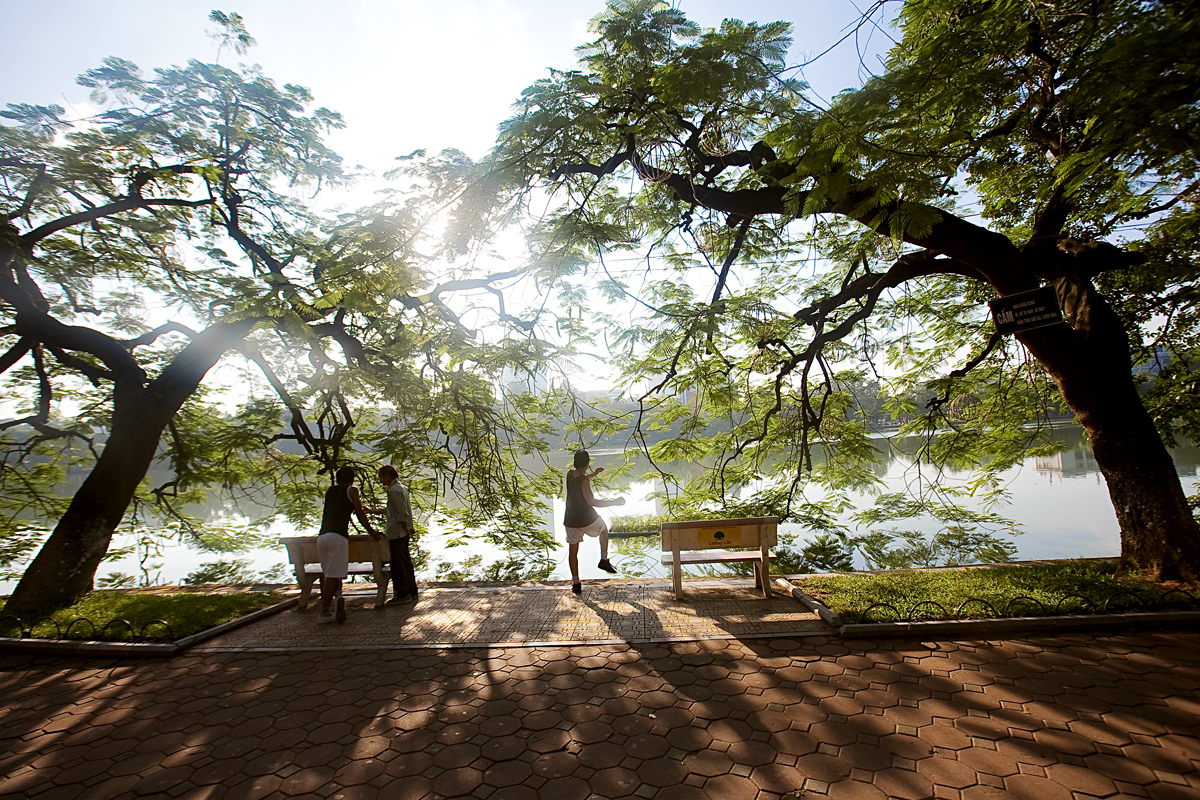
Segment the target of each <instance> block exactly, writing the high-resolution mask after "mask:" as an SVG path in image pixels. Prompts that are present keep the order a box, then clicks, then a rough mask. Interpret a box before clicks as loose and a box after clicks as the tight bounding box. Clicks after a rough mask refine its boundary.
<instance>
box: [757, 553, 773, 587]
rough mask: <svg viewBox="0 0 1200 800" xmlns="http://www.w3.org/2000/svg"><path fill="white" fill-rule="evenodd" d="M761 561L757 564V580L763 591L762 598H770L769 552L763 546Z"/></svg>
mask: <svg viewBox="0 0 1200 800" xmlns="http://www.w3.org/2000/svg"><path fill="white" fill-rule="evenodd" d="M761 555H762V559H761V560H760V561H759V562H758V563H759V566H760V567H761V570H760V573H759V578H760V579H761V585H762V590H763V597H770V596H771V551H770V550H768V549H767V546H766V545H765V544H764V545H763V546H762V548H761Z"/></svg>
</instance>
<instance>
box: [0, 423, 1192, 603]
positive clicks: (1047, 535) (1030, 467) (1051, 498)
mask: <svg viewBox="0 0 1200 800" xmlns="http://www.w3.org/2000/svg"><path fill="white" fill-rule="evenodd" d="M1053 435H1054V436H1055V437H1056V438H1057V439H1059V440H1060V441H1062V442H1063V443H1064V444H1065V445H1066V446H1067V447H1066V450H1065V451H1064V452H1062V453H1060V454H1058V455H1056V456H1053V457H1049V458H1030V459H1028V460H1026V461H1025V463H1024V464H1022V465H1021V466H1020V467H1019V468H1016V469H1013V470H1010V471H1009V472H1008V473H1006V474H1005V475H1004V478H1005V480H1006V482H1007V488H1008V491H1009V493H1010V495H1011V502H1009V503H1008V504H1007V505H1006V506H1002V507H1000V508H997V509H996V511H997V513H999V514H1001V515H1002V516H1006V517H1008V518H1010V519H1013V520H1015V521H1016V522H1018V523H1019V524H1020V525H1021V526H1022V528H1023V530H1024V531H1025V533H1024V534H1023V535H1021V536H1018V537H1016V538H1015V539H1014V544H1016V546H1017V548H1018V555H1017V558H1019V559H1023V560H1024V559H1042V558H1075V557H1096V556H1115V555H1119V554H1120V547H1121V545H1120V536H1119V532H1118V529H1117V522H1116V516H1115V514H1114V512H1113V508H1112V503H1111V501H1110V500H1109V497H1108V491H1107V488H1106V487H1105V484H1104V478H1103V477H1102V476H1101V474H1100V472H1099V470H1098V469H1097V467H1096V462H1095V460H1094V458H1093V457H1092V452H1091V448H1090V446H1089V445H1088V443H1087V440H1086V439H1085V437H1084V436H1083V431H1082V430H1081V429H1080V428H1078V427H1076V426H1066V427H1063V428H1059V429H1057V430H1056V431H1054V434H1053ZM899 450H900V451H901V452H902V451H903V450H904V447H903V446H901V447H900V448H899ZM592 452H593V459H594V462H595V463H596V464H597V465H598V466H605V464H606V462H607V463H609V464H611V465H614V466H615V465H616V464H617V463H618V462H619V459H620V454H619V453H618V452H616V451H605V450H602V449H597V450H593V451H592ZM1172 456H1173V457H1174V459H1175V464H1176V469H1177V471H1178V473H1179V475H1180V477H1181V479H1182V481H1183V486H1184V491H1185V492H1186V493H1187V494H1194V493H1195V492H1196V491H1197V483H1198V481H1197V469H1198V467H1200V449H1197V448H1195V447H1190V446H1187V447H1181V448H1178V449H1176V450H1175V451H1173V453H1172ZM568 460H569V456H567V455H564V457H563V459H562V461H563V464H564V468H565V466H566V463H567V461H568ZM882 470H883V471H882V472H881V474H880V477H881V478H882V479H883V481H884V482H885V483H886V485H887V487H888V490H889V491H902V490H903V489H904V488H905V487H906V486H910V485H911V484H912V483H913V481H914V479H915V470H914V468H913V463H912V461H911V459H909V458H907V457H906V456H904V455H902V454H898V453H896V452H895V451H893V453H892V455H891V457H890V460H888V461H887V462H886V463H885V464H884V465H882ZM949 477H950V478H951V479H952V480H953V479H955V478H962V477H965V475H955V474H951V475H950V476H949ZM653 488H654V484H653V482H651V481H646V482H642V483H634V484H632V485H630V486H629V487H628V488H627V489H625V490H624V491H622V495H623V496H624V497H625V498H626V500H627V502H626V505H625V506H622V507H619V508H610V509H601V513H602V514H603V515H604V516H605V517H606V518H609V519H611V518H612V516H613V515H616V514H620V515H631V514H654V513H657V512H658V508H657V506H656V504H655V502H654V501H653V500H651V499H648V497H647V496H648V495H649V494H650V493H651V491H652V490H653ZM599 494H601V495H602V496H605V497H608V496H613V495H615V494H616V493H615V492H605V493H599ZM866 504H869V500H866V499H864V505H866ZM561 519H562V500H561V499H560V498H555V499H554V501H553V512H552V513H551V514H549V515H548V517H547V525H548V526H551V527H552V528H553V530H554V532H555V536H556V539H557V540H558V541H559V542H560V543H565V536H564V534H563V530H562V523H561ZM904 527H906V528H914V527H915V528H918V529H921V526H919V525H912V524H909V523H905V525H904ZM936 528H937V526H936V524H930V525H928V526H926V528H925V530H926V531H927V532H933V531H934V530H936ZM276 530H277V532H278V533H279V534H280V535H295V533H294V532H293V531H292V530H291V529H290V528H289V527H286V526H283V525H280V526H278V527H277V528H276ZM299 533H300V534H308V533H312V531H300V532H299ZM780 534H781V536H785V537H786V536H794V537H795V540H796V542H797V543H798V544H803V542H805V541H807V540H808V539H809V537H810V534H809V532H808V531H805V530H803V529H802V528H800V526H797V525H793V524H784V525H781V526H780ZM446 540H447V537H446V536H444V535H441V533H440V532H439V531H438V530H437V528H436V525H433V526H430V529H429V531H428V533H426V534H425V535H424V536H423V537H422V540H421V544H422V546H423V547H424V548H426V550H427V551H428V552H429V553H430V563H431V564H435V563H436V562H438V561H447V562H451V563H461V562H462V561H464V560H466V559H467V558H468V557H469V556H472V555H481V556H482V557H483V561H484V563H485V564H486V563H490V562H492V561H496V560H500V559H502V558H504V556H505V554H504V553H503V552H500V551H498V550H497V549H495V548H493V547H490V546H488V545H486V544H485V543H476V544H471V545H467V546H465V547H447V546H446ZM619 542H621V540H618V539H614V540H613V543H612V547H611V558H612V561H613V562H614V563H616V564H617V565H618V566H620V565H621V563H622V561H624V560H629V559H633V560H635V561H636V564H637V566H638V568H639V571H640V570H641V569H645V568H649V569H650V572H649V574H656V575H664V574H665V572H664V570H663V568H661V567H659V566H658V565H657V556H658V552H657V549H653V551H651V549H650V548H648V547H646V546H644V543H643V546H642V547H641V548H640V550H641V552H640V553H635V552H626V553H623V554H622V553H618V546H619V545H618V543H619ZM117 544H123V543H121V542H118V543H117ZM619 549H621V550H625V551H630V550H636V549H639V548H635V547H633V543H632V542H629V543H626V544H623V545H620V546H619ZM550 557H551V558H552V559H553V560H554V561H555V562H556V567H555V570H554V572H553V573H552V575H551V578H554V579H565V578H568V577H570V572H569V570H568V567H567V554H566V546H565V544H563V545H562V546H561V547H560V548H559V549H557V550H555V551H553V552H551V553H550ZM222 558H224V559H230V558H247V559H250V561H251V562H252V568H253V569H255V570H263V569H267V568H269V567H271V566H273V565H275V564H280V563H286V562H287V556H286V553H285V552H284V551H283V549H282V547H280V548H279V549H277V550H276V549H261V550H254V551H250V552H248V553H244V554H239V555H235V556H229V555H226V556H217V555H213V554H209V553H200V552H197V551H195V550H191V549H189V548H187V547H184V546H175V547H170V548H167V549H165V550H164V552H163V554H162V556H161V558H159V559H156V561H157V562H159V563H161V564H162V566H161V568H160V569H159V570H157V572H156V575H157V579H158V581H159V582H160V583H164V584H171V583H176V582H178V581H179V580H180V579H182V578H184V577H185V576H186V575H188V573H190V572H192V571H193V570H195V569H196V568H197V567H198V566H199V565H200V564H201V563H207V562H211V561H216V560H219V559H222ZM598 559H599V547H598V543H597V541H596V540H594V539H588V540H587V541H585V542H584V544H583V546H582V548H581V552H580V568H581V569H580V571H581V574H582V577H583V578H585V579H587V578H599V577H607V574H606V573H604V572H601V571H600V570H599V569H597V568H596V562H597V560H598ZM857 565H858V566H859V567H862V566H864V564H863V563H862V561H861V558H860V559H859V561H858V564H857ZM627 566H630V567H633V566H634V562H633V561H630V562H629V563H628V564H627ZM108 572H124V573H126V574H135V575H136V574H138V563H137V560H136V559H135V558H133V557H130V558H128V559H123V560H121V561H116V562H113V563H106V564H104V565H103V566H102V567H101V569H100V573H99V574H100V575H103V574H105V573H108ZM428 572H429V573H430V574H426V575H422V576H419V577H421V578H422V579H425V578H430V577H432V570H429V571H428ZM12 585H13V584H12V583H4V582H0V594H7V593H8V592H10V591H11V589H12Z"/></svg>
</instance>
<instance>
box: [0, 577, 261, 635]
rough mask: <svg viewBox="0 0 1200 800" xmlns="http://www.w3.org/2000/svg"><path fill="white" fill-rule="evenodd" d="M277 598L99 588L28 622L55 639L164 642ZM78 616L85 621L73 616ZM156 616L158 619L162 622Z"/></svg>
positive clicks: (11, 625)
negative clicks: (49, 616)
mask: <svg viewBox="0 0 1200 800" xmlns="http://www.w3.org/2000/svg"><path fill="white" fill-rule="evenodd" d="M283 599H284V597H283V595H282V594H279V593H278V592H224V593H212V594H204V593H200V592H194V591H184V590H175V591H171V590H164V589H162V588H158V589H153V590H147V591H139V590H136V589H117V590H99V591H95V592H92V593H91V594H89V595H87V596H86V597H84V598H83V599H82V600H80V601H79V602H78V603H76V604H75V605H73V606H70V607H69V608H64V609H62V610H61V611H57V612H55V613H54V615H53V619H54V622H56V623H58V627H57V628H56V627H55V625H54V623H51V622H49V621H47V620H41V621H39V622H38V623H37V624H36V625H35V626H34V629H33V636H34V637H36V638H41V639H55V638H59V636H60V631H61V636H62V638H64V639H88V640H92V641H109V642H127V641H135V640H138V641H157V642H169V641H174V640H175V639H179V638H182V637H184V636H190V635H191V634H193V633H199V632H200V631H203V630H206V629H208V628H212V627H215V626H217V625H220V624H222V623H225V622H229V621H230V620H234V619H237V618H238V617H241V616H244V615H246V614H249V613H250V612H252V611H257V610H258V609H260V608H266V607H267V606H269V605H273V604H275V603H279V602H282V601H283ZM3 616H4V611H3V609H0V617H3ZM80 619H83V620H87V621H79V622H77V621H76V620H80ZM114 620H116V621H115V622H114ZM156 620H162V621H163V622H166V623H167V625H166V626H164V625H162V624H161V623H160V622H156ZM125 623H128V625H127V624H125ZM26 624H28V622H26ZM93 626H94V627H93ZM168 626H169V627H168ZM18 635H19V634H18V632H17V630H16V623H15V622H14V621H13V620H12V619H7V620H0V636H12V637H16V636H18ZM135 637H137V638H136V639H135Z"/></svg>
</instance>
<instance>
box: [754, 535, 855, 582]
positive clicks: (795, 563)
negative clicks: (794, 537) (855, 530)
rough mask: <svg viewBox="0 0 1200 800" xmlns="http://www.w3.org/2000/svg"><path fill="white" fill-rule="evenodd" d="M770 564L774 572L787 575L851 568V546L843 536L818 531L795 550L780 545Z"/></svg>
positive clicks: (852, 561) (849, 570) (852, 566)
mask: <svg viewBox="0 0 1200 800" xmlns="http://www.w3.org/2000/svg"><path fill="white" fill-rule="evenodd" d="M775 554H776V556H778V558H777V559H776V561H775V562H774V563H773V565H772V569H773V570H774V571H775V572H782V573H785V574H788V575H794V574H801V573H806V572H851V571H852V570H853V569H854V547H853V543H852V540H850V539H849V538H847V537H845V536H837V535H835V534H831V533H821V534H818V535H817V536H815V537H813V539H812V541H810V542H808V543H806V544H805V545H804V547H802V548H800V549H799V550H796V549H795V548H792V547H787V546H780V547H777V548H776V549H775Z"/></svg>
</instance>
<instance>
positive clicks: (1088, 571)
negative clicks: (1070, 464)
mask: <svg viewBox="0 0 1200 800" xmlns="http://www.w3.org/2000/svg"><path fill="white" fill-rule="evenodd" d="M1116 569H1117V562H1116V559H1112V560H1108V559H1105V560H1083V561H1058V562H1054V563H1048V564H1030V565H1027V566H1017V565H1014V566H1001V567H988V568H964V569H946V570H938V571H908V570H897V571H893V572H884V573H861V574H852V575H847V574H837V575H804V576H800V577H797V578H794V579H791V580H792V583H793V584H794V585H796V586H798V587H799V588H800V589H801V590H802V591H804V592H805V593H806V594H808V595H809V596H810V597H815V598H816V599H818V600H820V601H821V602H822V603H824V604H825V605H827V606H829V608H830V609H832V610H833V611H834V613H836V614H838V615H839V616H841V617H842V619H844V620H845V621H846V622H852V623H853V622H888V621H892V620H896V619H901V620H903V619H914V620H918V619H986V618H992V617H1034V616H1037V617H1040V616H1049V615H1053V614H1087V613H1121V612H1127V611H1158V610H1178V609H1180V608H1200V597H1197V595H1196V593H1195V592H1192V598H1191V599H1190V600H1189V598H1188V596H1187V595H1186V594H1183V593H1179V592H1173V593H1171V594H1170V595H1168V596H1166V597H1165V598H1164V599H1163V602H1162V604H1161V605H1160V604H1159V602H1158V600H1159V598H1160V597H1162V596H1163V594H1164V593H1165V592H1168V591H1169V587H1165V586H1161V585H1160V584H1157V583H1153V582H1151V581H1147V580H1143V579H1141V578H1136V577H1127V578H1120V579H1118V578H1117V577H1115V572H1116ZM876 604H887V606H877V607H875V608H871V607H872V606H876ZM868 609H869V612H868ZM864 613H867V617H866V619H864V618H863V614H864Z"/></svg>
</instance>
